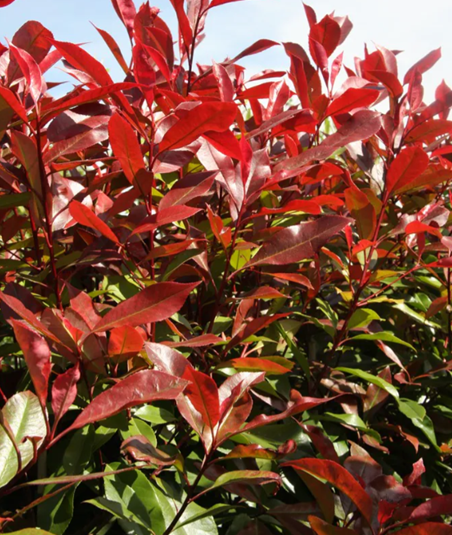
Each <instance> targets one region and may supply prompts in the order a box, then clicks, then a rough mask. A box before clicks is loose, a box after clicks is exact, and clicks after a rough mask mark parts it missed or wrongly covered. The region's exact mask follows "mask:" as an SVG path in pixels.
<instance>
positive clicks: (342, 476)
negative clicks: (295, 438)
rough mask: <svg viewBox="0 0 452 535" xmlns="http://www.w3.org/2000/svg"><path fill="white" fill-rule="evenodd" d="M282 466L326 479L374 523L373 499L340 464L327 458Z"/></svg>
mask: <svg viewBox="0 0 452 535" xmlns="http://www.w3.org/2000/svg"><path fill="white" fill-rule="evenodd" d="M281 466H290V467H292V468H294V469H295V470H302V471H303V472H308V474H311V475H313V476H315V477H320V478H322V479H326V480H327V481H328V482H329V483H331V484H332V485H334V486H335V487H336V488H338V489H339V490H340V491H342V492H343V493H344V494H345V495H347V496H348V497H349V498H350V500H352V502H353V503H354V504H355V505H356V507H357V508H358V509H359V510H360V511H361V513H362V515H363V516H364V518H365V519H366V520H367V522H368V523H369V524H371V523H372V500H371V498H370V496H369V495H368V494H367V492H366V491H365V490H364V489H363V488H362V487H361V485H360V484H359V483H358V482H357V481H356V479H355V478H354V477H353V476H352V475H350V474H349V472H347V470H346V469H345V468H343V467H342V466H341V465H340V464H338V463H336V462H334V461H329V460H326V459H299V460H297V461H289V462H287V463H283V464H282V465H281Z"/></svg>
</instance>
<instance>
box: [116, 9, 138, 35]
mask: <svg viewBox="0 0 452 535" xmlns="http://www.w3.org/2000/svg"><path fill="white" fill-rule="evenodd" d="M111 3H112V4H113V7H114V8H115V11H116V13H117V14H118V17H119V18H120V19H121V20H122V22H123V24H124V26H125V27H126V28H127V31H128V32H129V35H130V37H132V36H133V23H134V20H135V16H136V14H137V11H136V9H135V4H134V2H133V0H111Z"/></svg>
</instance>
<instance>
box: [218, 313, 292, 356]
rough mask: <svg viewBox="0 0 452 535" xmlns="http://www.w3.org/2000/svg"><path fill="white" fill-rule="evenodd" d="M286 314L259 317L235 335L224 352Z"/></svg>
mask: <svg viewBox="0 0 452 535" xmlns="http://www.w3.org/2000/svg"><path fill="white" fill-rule="evenodd" d="M287 315H288V314H275V315H274V316H261V317H260V318H256V319H254V320H252V321H251V322H250V323H248V325H246V327H245V328H244V329H242V330H241V331H240V332H239V333H238V334H236V335H235V336H234V337H233V338H232V340H230V342H229V344H228V345H227V346H226V348H225V351H229V350H230V349H231V348H233V347H235V346H236V345H238V344H241V343H242V342H243V341H244V340H246V339H247V338H249V337H250V336H252V335H253V334H254V333H257V332H258V331H260V330H261V329H264V328H265V327H267V326H268V325H270V324H271V323H273V322H274V321H276V320H279V319H281V318H285V317H286V316H287Z"/></svg>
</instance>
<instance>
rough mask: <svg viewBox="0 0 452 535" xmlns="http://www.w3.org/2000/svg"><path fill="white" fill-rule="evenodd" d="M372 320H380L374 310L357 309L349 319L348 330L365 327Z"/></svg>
mask: <svg viewBox="0 0 452 535" xmlns="http://www.w3.org/2000/svg"><path fill="white" fill-rule="evenodd" d="M374 320H381V318H380V316H379V315H378V314H377V313H376V312H375V311H374V310H372V309H370V308H358V310H355V312H354V313H353V315H352V317H351V318H350V321H349V322H348V328H349V329H357V328H358V327H367V326H368V325H369V323H371V322H372V321H374Z"/></svg>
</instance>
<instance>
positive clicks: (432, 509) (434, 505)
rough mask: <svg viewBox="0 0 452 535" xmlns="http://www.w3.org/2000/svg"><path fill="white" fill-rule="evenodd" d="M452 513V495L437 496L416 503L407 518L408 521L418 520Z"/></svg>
mask: <svg viewBox="0 0 452 535" xmlns="http://www.w3.org/2000/svg"><path fill="white" fill-rule="evenodd" d="M451 513H452V495H450V494H449V495H447V496H437V497H435V498H432V499H431V500H429V501H428V502H425V503H422V504H421V505H418V506H417V507H416V509H414V511H413V512H412V513H411V515H410V516H409V518H408V520H407V521H408V522H419V521H420V520H427V519H428V518H432V517H436V516H442V515H450V514H451Z"/></svg>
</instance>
